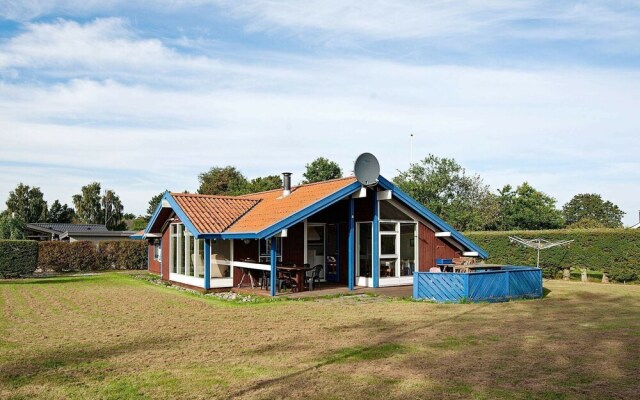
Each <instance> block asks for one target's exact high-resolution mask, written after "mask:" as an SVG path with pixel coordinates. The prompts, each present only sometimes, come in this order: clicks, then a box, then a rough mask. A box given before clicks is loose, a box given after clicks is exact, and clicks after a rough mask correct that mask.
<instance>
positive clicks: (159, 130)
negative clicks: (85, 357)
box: [0, 0, 640, 225]
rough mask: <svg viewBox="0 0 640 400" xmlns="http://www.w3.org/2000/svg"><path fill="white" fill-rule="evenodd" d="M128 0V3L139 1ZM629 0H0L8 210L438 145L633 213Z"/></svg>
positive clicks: (475, 165)
mask: <svg viewBox="0 0 640 400" xmlns="http://www.w3.org/2000/svg"><path fill="white" fill-rule="evenodd" d="M133 4H135V5H133ZM639 43H640V3H639V2H638V1H625V0H621V1H617V2H610V1H597V0H583V1H575V2H574V1H561V2H558V1H544V0H543V1H528V0H524V1H518V2H513V1H502V0H488V1H482V2H478V1H464V0H462V1H455V2H454V1H452V2H442V1H400V0H395V1H388V0H370V1H349V0H340V1H334V0H322V1H314V0H308V1H305V2H299V1H285V0H271V1H268V2H267V1H252V0H248V1H243V2H238V1H226V0H156V1H137V2H131V1H124V0H122V1H115V0H114V1H109V0H70V1H64V0H60V1H55V2H54V1H39V0H4V1H2V2H0V200H1V202H2V204H0V209H1V208H3V207H4V199H6V196H7V194H8V192H9V191H10V190H12V189H13V188H14V187H15V186H16V185H17V184H18V183H19V182H24V183H25V184H29V185H32V186H39V187H40V188H41V189H42V191H43V192H44V193H45V198H46V199H47V200H48V201H49V202H52V201H53V200H55V199H60V200H61V201H63V202H67V203H69V204H70V203H71V196H72V195H73V194H74V193H77V192H78V191H79V190H80V187H81V186H82V185H84V184H86V183H89V182H92V181H99V182H102V184H103V187H106V188H110V189H114V190H115V191H116V192H117V193H118V194H119V195H120V197H121V199H122V200H123V203H124V205H125V211H127V212H133V213H144V211H145V210H146V208H147V202H148V201H149V199H150V197H151V196H152V195H154V194H156V193H158V192H161V191H163V190H165V189H169V190H174V191H182V190H189V191H195V190H196V189H197V186H198V182H197V175H198V173H200V172H202V171H205V170H207V169H209V168H210V167H211V166H224V165H234V166H236V167H238V168H239V169H240V170H241V171H242V172H243V173H244V174H245V175H247V176H248V177H250V178H253V177H257V176H261V175H270V174H278V173H280V172H282V171H285V170H290V171H292V172H293V173H294V182H296V181H299V180H300V179H302V177H301V175H302V172H303V171H304V165H305V164H306V163H308V162H310V161H311V160H313V159H315V158H316V157H318V156H325V157H328V158H329V159H332V160H334V161H337V162H338V163H339V164H340V165H341V166H342V167H343V169H344V170H345V172H347V173H348V172H349V171H350V170H351V169H352V164H353V160H354V159H355V158H356V157H357V155H358V154H360V153H362V152H365V151H368V152H372V153H374V154H375V155H376V156H377V157H378V159H379V160H380V162H381V166H382V173H383V175H385V176H387V177H389V178H392V177H394V176H395V175H396V174H397V171H398V170H404V169H406V168H407V167H408V166H409V163H410V162H411V146H410V144H411V143H410V134H414V140H413V157H414V161H417V160H418V159H420V158H422V157H424V156H426V155H427V154H429V153H433V154H435V155H437V156H441V157H453V158H455V159H456V160H457V161H458V162H459V163H460V164H462V165H463V166H464V167H465V168H466V169H467V171H469V172H472V173H478V174H480V175H481V176H482V177H483V178H484V180H485V182H486V183H488V184H490V185H491V186H492V187H493V188H495V189H497V188H498V187H501V186H502V185H504V184H507V183H509V184H512V185H518V184H520V183H522V182H523V181H528V182H530V183H531V184H532V185H533V186H534V187H536V188H538V189H540V190H543V191H545V192H546V193H548V194H550V195H552V196H553V197H555V198H556V199H557V200H558V204H559V206H560V205H562V204H564V203H565V202H566V201H568V200H569V199H570V198H571V197H572V196H573V195H574V194H577V193H586V192H589V193H593V192H595V193H600V194H602V196H603V197H604V198H606V199H608V200H611V201H613V202H614V203H616V204H618V205H620V206H621V208H622V209H623V210H624V211H626V212H627V215H626V217H625V219H624V222H625V224H626V225H631V224H633V223H635V222H637V220H638V210H640V200H639V199H640V161H639V160H640V157H639V155H640V108H639V105H640V69H639V67H640V44H639Z"/></svg>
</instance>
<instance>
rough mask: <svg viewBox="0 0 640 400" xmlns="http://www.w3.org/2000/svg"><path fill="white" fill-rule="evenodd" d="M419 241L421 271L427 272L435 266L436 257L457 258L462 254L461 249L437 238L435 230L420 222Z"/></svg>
mask: <svg viewBox="0 0 640 400" xmlns="http://www.w3.org/2000/svg"><path fill="white" fill-rule="evenodd" d="M418 242H419V247H418V257H419V260H420V261H419V262H420V265H419V266H418V271H420V272H427V271H429V268H431V267H435V266H436V258H456V257H460V256H461V255H462V253H461V251H460V250H458V249H457V248H455V247H453V246H452V245H451V244H449V243H447V242H445V241H444V240H442V239H440V238H437V237H436V234H435V232H434V231H432V230H431V229H429V227H427V226H426V225H424V224H422V223H420V224H418Z"/></svg>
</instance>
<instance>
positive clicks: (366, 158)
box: [353, 153, 380, 186]
mask: <svg viewBox="0 0 640 400" xmlns="http://www.w3.org/2000/svg"><path fill="white" fill-rule="evenodd" d="M353 172H354V173H355V174H356V179H357V180H358V182H360V183H362V184H363V185H364V186H374V185H377V184H378V177H379V176H380V163H379V162H378V159H377V158H376V156H374V155H373V154H371V153H362V154H360V155H359V156H358V158H357V159H356V163H355V165H354V167H353Z"/></svg>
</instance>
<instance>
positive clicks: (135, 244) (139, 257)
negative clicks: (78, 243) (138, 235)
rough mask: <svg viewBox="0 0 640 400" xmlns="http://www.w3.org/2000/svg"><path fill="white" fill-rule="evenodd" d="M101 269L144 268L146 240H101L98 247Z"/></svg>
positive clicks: (145, 266)
mask: <svg viewBox="0 0 640 400" xmlns="http://www.w3.org/2000/svg"><path fill="white" fill-rule="evenodd" d="M98 249H99V251H98V252H99V253H100V263H101V266H102V268H103V269H128V270H137V269H146V268H147V249H148V248H147V242H146V241H144V240H135V241H129V240H119V241H109V242H101V243H100V246H99V247H98Z"/></svg>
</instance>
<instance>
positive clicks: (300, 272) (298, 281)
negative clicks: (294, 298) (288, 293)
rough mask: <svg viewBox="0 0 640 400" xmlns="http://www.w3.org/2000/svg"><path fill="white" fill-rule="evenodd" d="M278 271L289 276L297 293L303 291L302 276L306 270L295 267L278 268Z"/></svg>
mask: <svg viewBox="0 0 640 400" xmlns="http://www.w3.org/2000/svg"><path fill="white" fill-rule="evenodd" d="M278 271H280V272H285V273H289V274H291V280H292V281H294V282H295V285H296V289H297V291H298V292H302V291H303V290H304V274H305V272H306V271H307V270H306V268H304V267H297V266H295V265H294V266H290V267H289V266H287V267H285V266H281V267H278ZM294 275H295V277H294Z"/></svg>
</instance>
